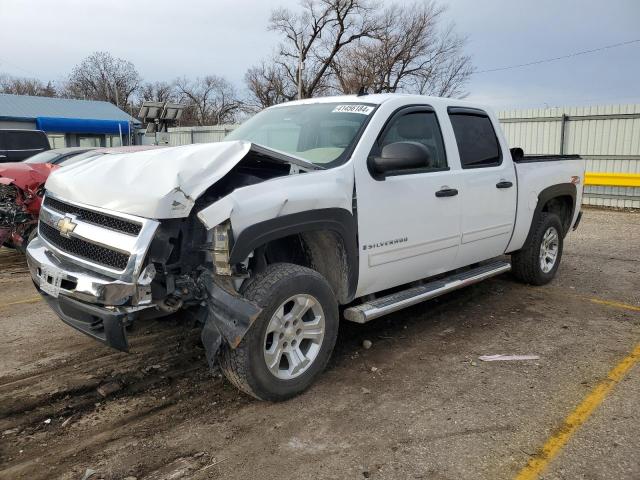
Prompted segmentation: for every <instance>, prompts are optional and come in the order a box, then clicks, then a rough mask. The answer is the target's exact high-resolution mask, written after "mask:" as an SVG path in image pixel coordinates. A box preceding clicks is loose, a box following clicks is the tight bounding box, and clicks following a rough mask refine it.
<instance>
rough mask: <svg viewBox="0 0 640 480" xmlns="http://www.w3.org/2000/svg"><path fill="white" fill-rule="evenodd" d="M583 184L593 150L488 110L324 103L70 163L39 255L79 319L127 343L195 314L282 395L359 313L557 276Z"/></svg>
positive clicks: (102, 337)
mask: <svg viewBox="0 0 640 480" xmlns="http://www.w3.org/2000/svg"><path fill="white" fill-rule="evenodd" d="M583 178H584V162H583V161H582V160H581V159H580V158H579V157H577V156H576V157H542V156H538V157H536V156H532V157H527V156H524V155H523V153H522V150H520V149H513V151H510V150H509V148H508V146H507V142H506V141H505V138H504V136H503V134H502V132H501V129H500V125H499V123H498V121H497V119H496V117H495V116H494V114H493V113H492V112H491V111H490V110H489V109H487V108H484V107H483V106H481V105H475V104H472V103H468V102H463V101H460V100H454V99H445V98H433V97H425V96H413V95H400V94H382V95H363V96H344V97H327V98H314V99H308V100H301V101H295V102H290V103H286V104H282V105H277V106H274V107H271V108H268V109H266V110H264V111H262V112H261V113H258V114H257V115H255V116H254V117H253V118H251V119H249V120H248V121H247V122H246V123H244V124H243V125H241V126H240V127H239V128H237V129H236V130H235V131H233V132H232V133H231V134H230V135H229V136H228V137H227V138H226V139H225V141H223V142H220V143H210V144H197V145H188V146H182V147H174V148H165V149H158V150H149V151H142V152H136V153H123V154H116V155H109V156H108V158H106V159H104V160H102V161H100V162H79V163H77V164H75V165H71V166H69V167H66V168H63V169H60V170H57V171H55V172H54V173H53V174H52V175H51V176H50V177H49V179H48V181H47V183H46V194H45V197H44V201H43V205H42V210H41V213H40V221H39V230H38V236H37V237H36V238H35V239H34V240H33V241H32V242H31V243H30V244H29V246H28V262H29V267H30V271H31V275H32V277H33V280H34V282H35V284H36V286H37V288H38V289H39V291H40V292H41V293H42V295H43V297H44V298H45V299H46V301H47V302H48V304H49V305H50V307H51V308H52V309H53V310H54V311H55V312H56V313H57V315H58V316H59V317H60V318H61V319H62V320H63V321H64V322H65V323H67V324H69V325H71V326H72V327H75V328H76V329H78V330H80V331H82V332H84V333H85V334H88V335H90V336H91V337H93V338H95V339H97V340H99V341H102V342H104V343H106V344H107V345H110V346H112V347H115V348H116V349H119V350H123V351H127V350H128V348H129V345H128V340H127V328H128V326H130V325H131V324H133V323H134V322H136V321H139V320H140V319H142V318H145V317H152V316H160V315H171V314H174V313H176V312H178V310H185V314H186V313H188V314H189V315H193V316H194V317H195V318H196V319H198V320H199V321H200V322H201V324H202V334H201V338H202V342H203V345H204V348H205V351H206V354H207V360H208V362H209V363H210V364H211V365H212V366H213V364H214V363H218V364H219V365H220V367H221V369H222V371H223V372H224V373H225V375H226V376H227V378H228V379H229V380H230V381H231V382H232V383H233V384H235V385H236V386H237V387H238V388H240V389H241V390H243V391H244V392H246V393H248V394H250V395H253V396H254V397H257V398H259V399H264V400H282V399H285V398H288V397H291V396H293V395H296V394H298V393H300V392H301V391H303V390H304V389H305V388H307V387H308V386H309V385H310V384H311V383H312V382H313V381H314V379H315V378H317V376H318V374H320V372H321V371H322V370H323V369H324V368H325V366H326V365H327V362H328V360H329V357H330V355H331V352H332V350H333V347H334V344H335V342H336V336H337V334H338V322H339V320H340V319H341V318H342V319H345V320H348V321H352V322H358V323H365V322H368V321H369V320H372V319H374V318H378V317H380V316H381V315H385V314H387V313H390V312H394V311H397V310H399V309H402V308H404V307H407V306H410V305H414V304H416V303H418V302H421V301H424V300H427V299H430V298H433V297H435V296H437V295H440V294H443V293H446V292H449V291H452V290H454V289H457V288H460V287H464V286H466V285H470V284H473V283H475V282H478V281H480V280H483V279H486V278H489V277H492V276H495V275H498V274H501V273H503V272H507V271H509V270H512V272H513V274H514V276H515V277H516V278H518V279H520V280H522V281H524V282H527V283H529V284H534V285H542V284H545V283H547V282H549V281H550V280H551V279H552V278H553V277H554V275H555V274H556V272H557V270H558V266H559V264H560V258H561V256H562V245H563V239H564V237H565V235H567V233H568V232H569V230H570V229H571V228H572V227H573V228H575V227H576V226H577V223H578V221H579V219H580V202H581V197H582V182H583ZM506 255H508V256H509V257H507V256H506Z"/></svg>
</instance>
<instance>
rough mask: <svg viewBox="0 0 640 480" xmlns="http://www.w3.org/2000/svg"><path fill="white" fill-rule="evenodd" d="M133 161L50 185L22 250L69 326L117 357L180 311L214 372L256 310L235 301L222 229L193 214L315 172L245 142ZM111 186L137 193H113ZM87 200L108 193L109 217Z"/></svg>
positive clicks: (61, 174) (242, 275) (82, 170)
mask: <svg viewBox="0 0 640 480" xmlns="http://www.w3.org/2000/svg"><path fill="white" fill-rule="evenodd" d="M222 143H224V142H222ZM172 151H173V152H174V155H171V153H172ZM133 156H135V157H136V158H129V156H123V158H121V159H117V158H113V159H112V158H109V159H107V160H105V161H104V162H94V163H91V164H86V165H82V166H77V167H76V168H75V169H74V166H73V165H72V166H70V167H65V168H64V169H61V170H60V171H57V172H56V174H55V175H53V176H52V177H50V179H49V182H48V183H47V194H46V196H45V198H44V201H43V207H42V211H41V214H40V223H39V229H38V230H39V235H38V237H37V238H36V239H35V240H34V241H33V242H31V244H30V245H29V248H28V255H27V259H28V263H29V267H30V271H31V275H32V278H33V280H34V283H35V284H36V286H37V287H38V289H39V291H40V292H41V293H42V294H43V296H44V298H45V300H46V301H47V302H48V303H49V305H50V306H51V308H52V309H53V310H54V311H55V312H56V313H57V314H58V316H59V317H60V318H61V319H62V320H63V321H64V322H65V323H67V324H68V325H70V326H72V327H74V328H76V329H77V330H80V331H81V332H83V333H85V334H87V335H89V336H91V337H93V338H94V339H96V340H99V341H101V342H102V343H105V344H107V345H109V346H111V347H114V348H116V349H118V350H122V351H128V350H129V341H128V338H127V329H128V327H129V326H131V325H133V324H134V323H136V322H138V321H140V320H144V319H145V318H156V317H162V316H168V315H172V314H176V313H178V312H179V311H185V313H188V314H189V316H190V317H192V318H193V317H195V318H196V319H197V320H198V322H199V323H201V324H202V327H203V329H202V342H203V344H204V347H205V349H206V354H207V359H208V361H209V363H210V364H213V363H214V362H215V360H216V358H217V356H218V351H219V349H220V348H221V346H223V345H224V344H226V345H228V346H229V347H230V348H236V347H237V346H238V345H239V344H240V343H241V341H242V339H243V338H244V336H245V335H246V333H247V332H248V331H249V329H250V328H251V326H252V324H253V323H254V321H255V319H256V318H257V317H258V315H259V314H260V312H261V308H260V306H258V305H255V304H254V303H252V302H249V301H248V300H246V299H244V298H243V297H242V295H241V294H240V293H239V292H240V288H241V285H242V283H243V282H244V281H245V280H246V279H247V278H248V276H249V271H248V269H247V266H248V263H247V262H248V261H245V262H244V263H243V262H239V263H238V262H236V263H235V264H234V265H231V264H230V261H229V260H230V250H231V248H232V247H233V229H232V225H231V223H230V221H229V217H228V216H227V217H226V218H224V219H221V221H220V222H218V224H215V225H210V223H209V224H207V223H205V222H203V221H202V220H201V219H199V218H198V215H197V214H198V213H199V212H201V211H203V210H204V209H206V208H208V207H210V206H211V205H213V204H215V203H216V202H218V201H219V200H221V199H223V198H225V197H227V196H228V195H229V194H230V193H231V192H234V191H237V190H238V189H242V188H244V187H250V186H252V185H255V184H259V183H262V182H265V181H267V180H270V179H274V178H277V177H286V176H289V175H297V174H299V173H302V172H305V171H311V170H316V169H317V168H316V167H313V166H312V165H311V166H308V165H306V164H305V163H304V162H303V161H300V160H296V159H291V160H290V161H289V159H288V158H286V157H285V156H283V155H281V154H276V153H273V154H271V153H270V152H269V151H267V150H265V149H262V148H260V147H256V146H252V145H251V144H247V143H245V142H230V144H228V145H223V144H211V145H204V146H203V145H197V146H190V147H188V148H176V149H175V150H172V149H162V151H151V152H138V153H136V154H131V157H133ZM174 156H175V158H174ZM114 157H115V156H114ZM99 163H101V164H104V165H103V166H99V165H98V164H99ZM176 163H177V164H178V165H176ZM152 164H154V165H158V167H157V169H154V168H151V167H150V165H152ZM180 164H182V167H181V166H180ZM216 166H218V167H219V168H218V169H216V168H214V167H216ZM163 169H164V171H161V170H163ZM132 170H133V172H132ZM155 170H158V171H155ZM144 172H146V173H147V174H149V172H153V175H152V177H153V178H152V179H151V180H152V181H150V180H149V179H147V180H144V176H143V175H144ZM202 172H205V173H202ZM161 173H162V175H160V174H161ZM112 174H113V175H112ZM114 175H116V176H115V177H114ZM118 175H119V176H121V177H122V178H124V177H125V176H126V177H127V178H128V180H127V181H129V182H130V181H132V179H137V180H138V182H139V184H138V185H136V186H135V187H134V186H132V187H131V188H123V187H122V186H118V185H120V182H119V178H118V177H117V176H118ZM205 177H206V178H205ZM169 178H171V180H169ZM156 180H157V181H156ZM123 182H124V180H123ZM210 182H211V183H210ZM207 183H209V185H208V187H206V185H207ZM90 189H93V191H94V192H97V191H99V192H100V193H99V194H98V193H96V196H95V198H97V200H99V201H100V202H102V198H103V197H106V195H107V193H109V192H111V194H109V198H108V200H106V199H105V201H104V204H106V205H108V206H105V205H103V204H102V203H101V207H95V206H94V205H95V204H96V203H94V202H97V201H96V200H92V197H90V193H91V192H90ZM77 192H79V193H77ZM176 205H177V206H176ZM114 206H115V207H117V208H113V207H114ZM152 219H153V220H152Z"/></svg>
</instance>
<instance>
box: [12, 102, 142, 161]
mask: <svg viewBox="0 0 640 480" xmlns="http://www.w3.org/2000/svg"><path fill="white" fill-rule="evenodd" d="M140 127H141V123H140V122H139V121H138V120H136V119H135V118H133V117H131V116H130V115H129V114H128V113H126V112H124V111H122V110H120V109H119V108H118V107H116V106H115V105H113V104H112V103H109V102H99V101H94V100H71V99H68V98H48V97H30V96H27V95H10V94H5V93H0V129H6V128H20V129H29V130H43V131H44V132H45V133H46V134H47V136H48V137H49V143H51V148H62V147H83V146H87V147H112V146H118V145H121V144H122V145H129V144H133V143H134V142H133V138H134V136H135V130H136V129H137V128H140Z"/></svg>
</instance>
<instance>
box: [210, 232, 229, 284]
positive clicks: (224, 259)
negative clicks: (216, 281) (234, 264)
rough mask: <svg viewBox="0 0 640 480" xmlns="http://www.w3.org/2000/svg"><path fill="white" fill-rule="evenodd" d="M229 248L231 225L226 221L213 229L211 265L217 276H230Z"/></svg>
mask: <svg viewBox="0 0 640 480" xmlns="http://www.w3.org/2000/svg"><path fill="white" fill-rule="evenodd" d="M230 246H231V223H230V222H229V221H226V222H224V223H221V224H220V225H216V226H215V227H214V228H213V252H212V253H211V255H212V257H213V265H214V267H215V273H216V274H217V275H231V273H232V272H231V265H229V254H230V252H229V250H230Z"/></svg>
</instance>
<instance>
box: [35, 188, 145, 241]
mask: <svg viewBox="0 0 640 480" xmlns="http://www.w3.org/2000/svg"><path fill="white" fill-rule="evenodd" d="M44 206H45V207H48V208H51V209H53V210H56V211H58V212H60V213H71V214H73V215H76V216H77V217H78V219H80V220H83V221H85V222H88V223H93V224H94V225H98V226H100V227H104V228H109V229H111V230H115V231H117V232H122V233H126V234H127V235H133V236H136V235H138V234H139V233H140V230H141V229H142V225H140V224H139V223H136V222H132V221H130V220H124V219H122V218H116V217H112V216H110V215H105V214H104V213H99V212H94V211H91V210H87V209H85V208H81V207H77V206H75V205H70V204H68V203H64V202H61V201H60V200H56V199H55V198H51V197H45V199H44ZM62 238H64V237H62Z"/></svg>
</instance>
